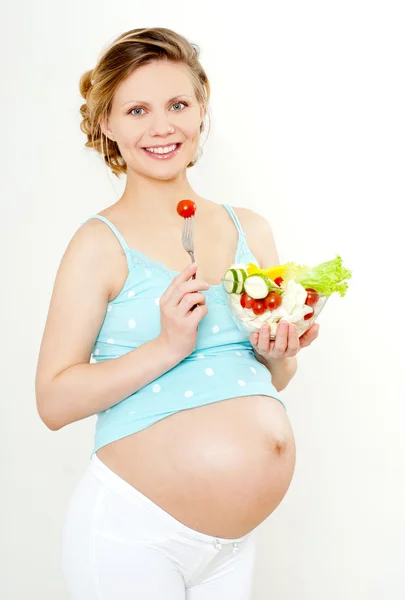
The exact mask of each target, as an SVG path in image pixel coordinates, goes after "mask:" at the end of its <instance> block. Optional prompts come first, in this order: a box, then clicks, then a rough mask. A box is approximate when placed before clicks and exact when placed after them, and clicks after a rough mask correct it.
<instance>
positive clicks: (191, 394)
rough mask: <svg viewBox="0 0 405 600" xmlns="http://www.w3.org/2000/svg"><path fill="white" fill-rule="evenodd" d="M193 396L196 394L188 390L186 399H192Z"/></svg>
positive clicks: (185, 393) (185, 395)
mask: <svg viewBox="0 0 405 600" xmlns="http://www.w3.org/2000/svg"><path fill="white" fill-rule="evenodd" d="M192 396H194V392H192V391H191V390H187V391H186V392H184V397H185V398H191V397H192Z"/></svg>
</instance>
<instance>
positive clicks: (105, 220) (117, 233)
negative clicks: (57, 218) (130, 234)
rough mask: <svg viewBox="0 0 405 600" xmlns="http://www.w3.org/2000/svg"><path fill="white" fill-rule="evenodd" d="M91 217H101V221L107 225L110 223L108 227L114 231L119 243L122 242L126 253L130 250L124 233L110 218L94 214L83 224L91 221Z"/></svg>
mask: <svg viewBox="0 0 405 600" xmlns="http://www.w3.org/2000/svg"><path fill="white" fill-rule="evenodd" d="M90 219H100V221H103V223H105V224H106V225H108V227H109V228H110V229H111V231H112V232H113V233H114V235H115V237H116V238H117V239H118V241H119V243H120V244H121V247H122V249H123V250H124V252H125V253H126V252H127V251H128V250H129V246H128V244H127V243H126V241H125V240H124V238H123V237H122V235H121V234H120V232H119V231H118V229H117V228H116V226H115V225H113V224H112V223H111V221H109V220H108V219H106V218H105V217H103V216H102V215H92V216H91V217H89V218H88V219H86V220H85V221H83V223H82V225H84V224H85V223H87V221H90Z"/></svg>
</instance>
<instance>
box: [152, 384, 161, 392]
mask: <svg viewBox="0 0 405 600" xmlns="http://www.w3.org/2000/svg"><path fill="white" fill-rule="evenodd" d="M161 389H162V388H161V387H160V385H159V384H158V383H155V385H154V386H153V388H152V392H154V393H155V394H157V393H159V392H160V390H161Z"/></svg>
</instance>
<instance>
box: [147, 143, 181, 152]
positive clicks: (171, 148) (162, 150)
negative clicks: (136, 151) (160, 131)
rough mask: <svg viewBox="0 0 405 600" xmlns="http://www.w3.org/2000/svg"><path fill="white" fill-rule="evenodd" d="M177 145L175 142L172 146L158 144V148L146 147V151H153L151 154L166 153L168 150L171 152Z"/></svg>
mask: <svg viewBox="0 0 405 600" xmlns="http://www.w3.org/2000/svg"><path fill="white" fill-rule="evenodd" d="M176 147H177V144H173V145H172V146H164V147H163V146H160V147H159V148H146V150H147V151H148V152H153V154H168V153H169V152H173V150H175V149H176Z"/></svg>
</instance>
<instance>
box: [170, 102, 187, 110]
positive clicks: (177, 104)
mask: <svg viewBox="0 0 405 600" xmlns="http://www.w3.org/2000/svg"><path fill="white" fill-rule="evenodd" d="M181 105H183V106H188V104H187V102H176V104H173V106H181ZM174 112H180V111H179V110H175V111H174Z"/></svg>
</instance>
